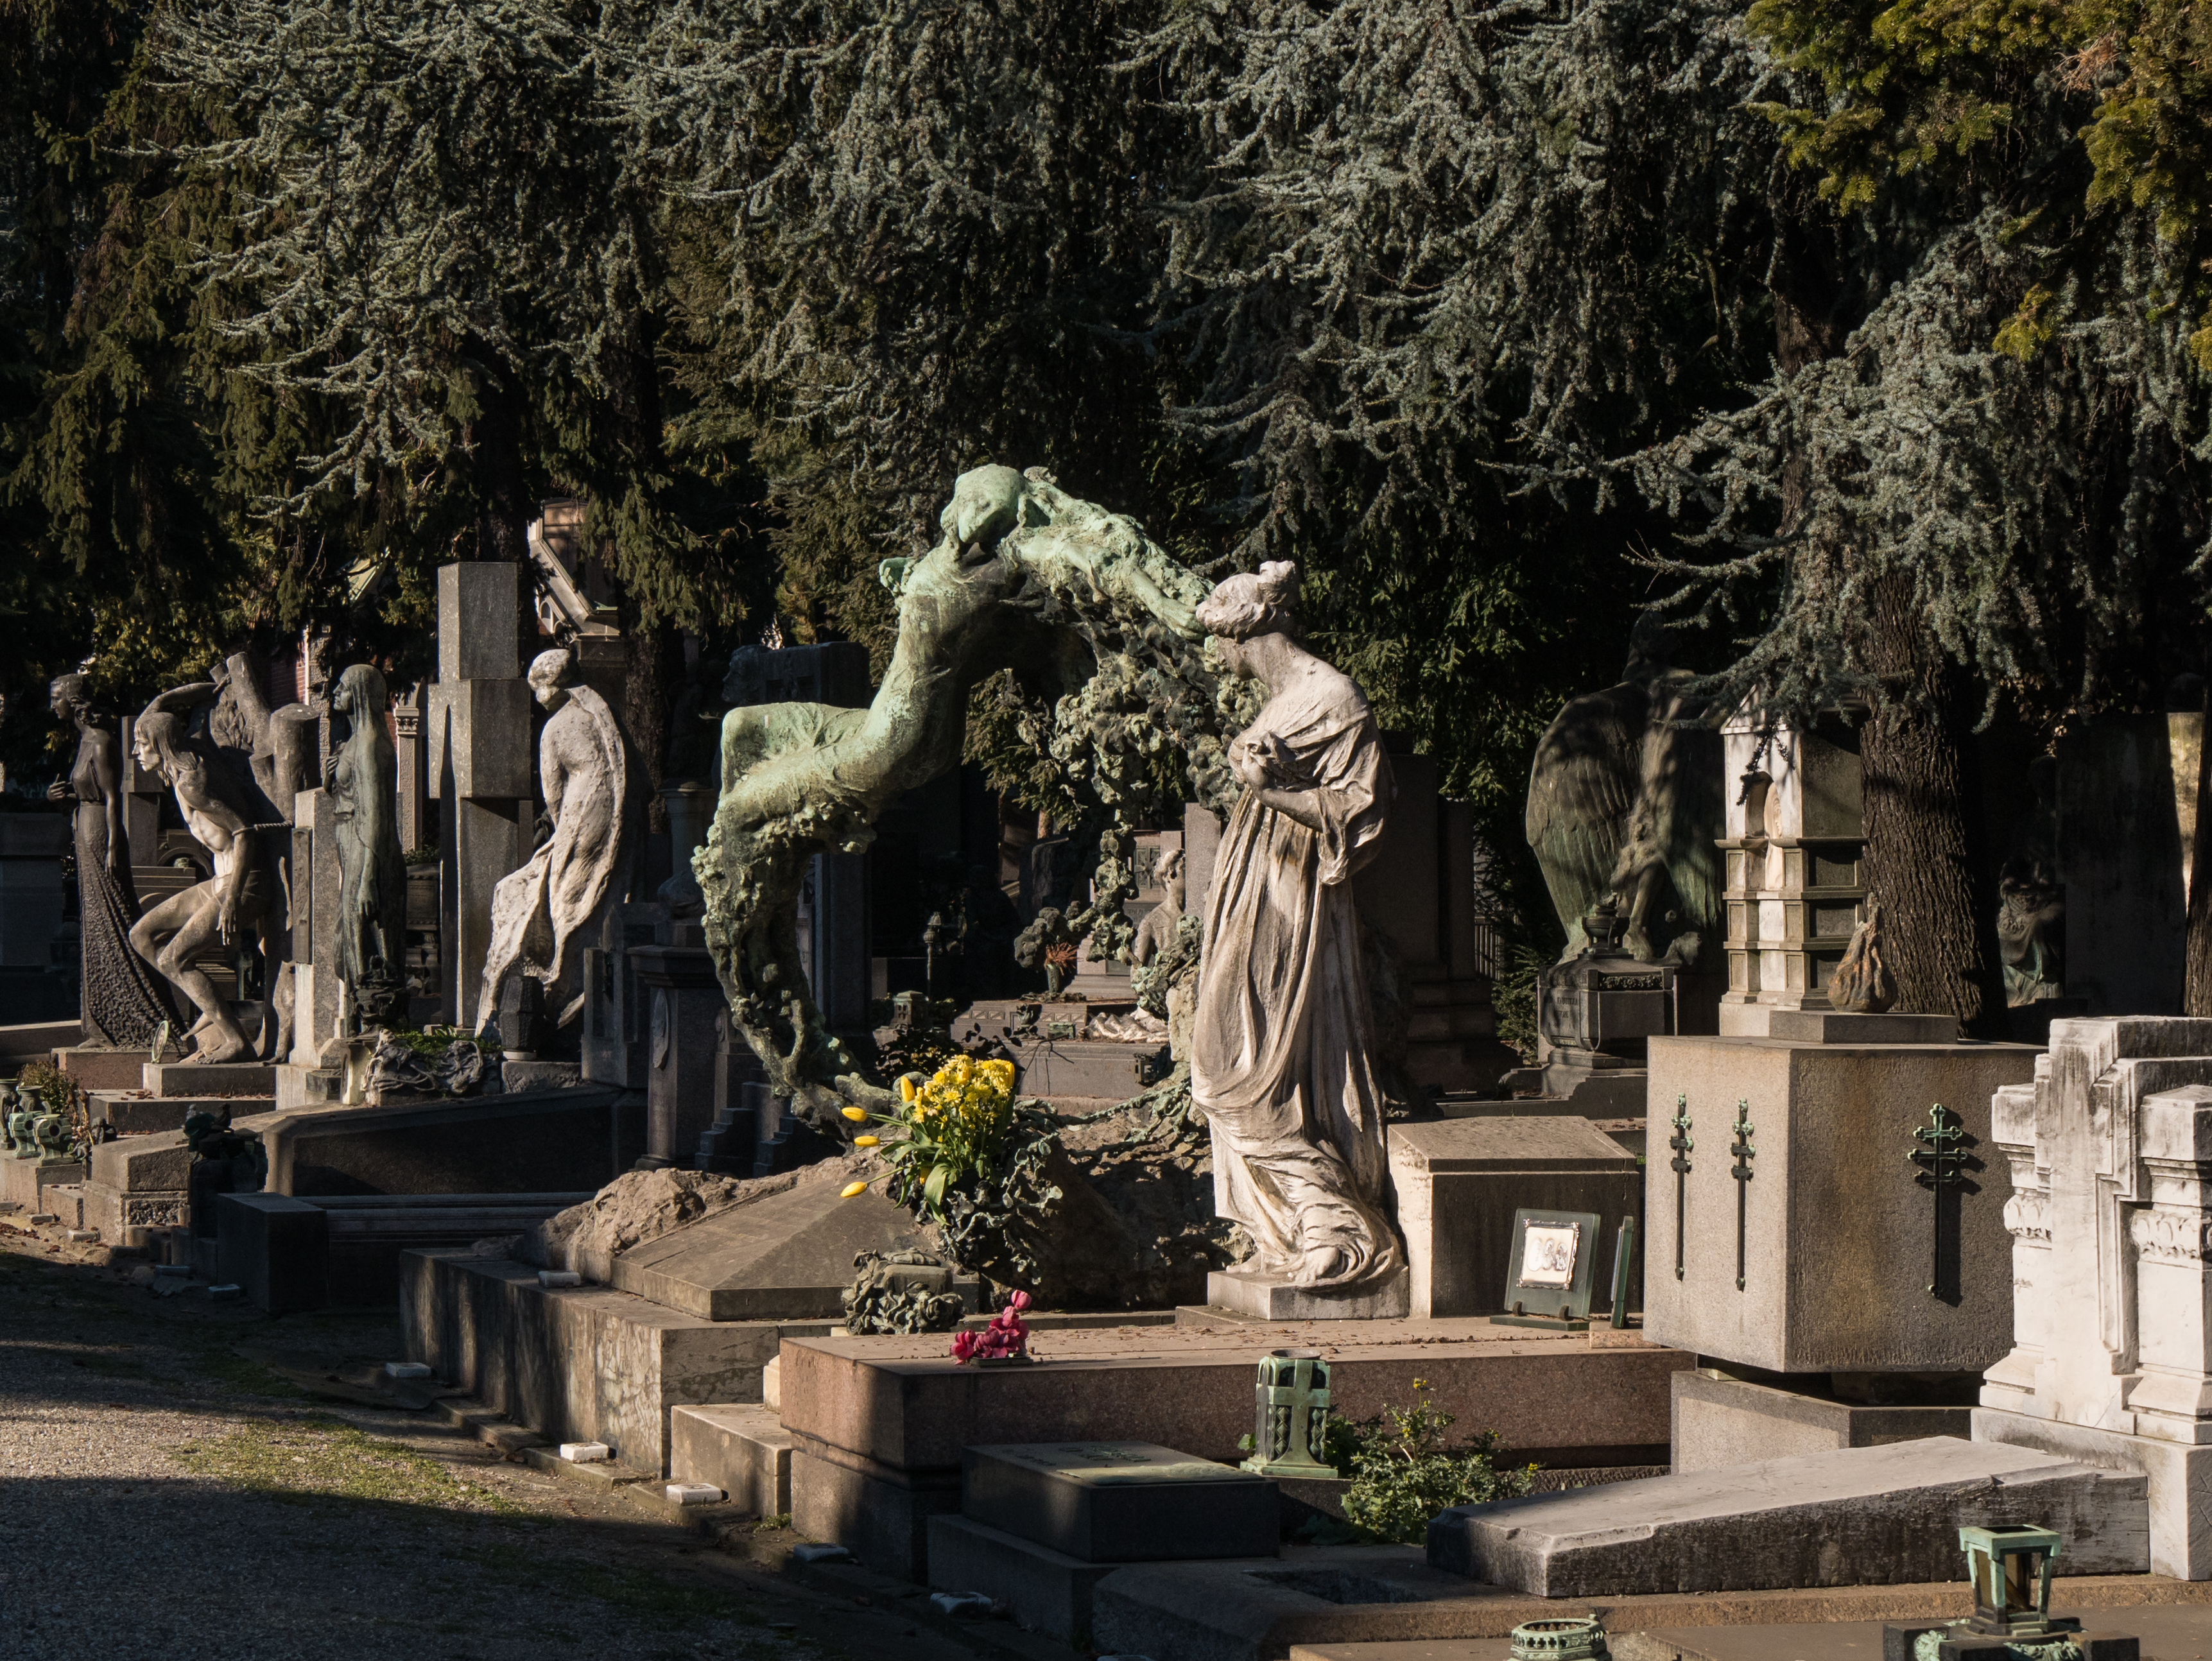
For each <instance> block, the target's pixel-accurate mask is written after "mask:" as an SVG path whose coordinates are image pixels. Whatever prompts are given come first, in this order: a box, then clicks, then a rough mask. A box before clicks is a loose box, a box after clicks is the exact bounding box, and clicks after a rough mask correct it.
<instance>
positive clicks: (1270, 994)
mask: <svg viewBox="0 0 2212 1661" xmlns="http://www.w3.org/2000/svg"><path fill="white" fill-rule="evenodd" d="M1296 591H1297V567H1294V566H1291V565H1288V564H1269V565H1265V566H1262V567H1261V569H1260V571H1259V573H1257V574H1256V575H1246V576H1237V577H1232V578H1231V579H1229V580H1228V581H1226V582H1225V583H1223V584H1222V585H1220V586H1219V587H1218V588H1216V589H1215V590H1214V591H1213V592H1212V594H1211V595H1210V596H1209V597H1207V598H1206V602H1205V603H1204V604H1202V605H1201V606H1200V608H1199V610H1198V621H1199V622H1200V625H1201V626H1202V627H1204V628H1205V629H1206V632H1207V633H1209V634H1211V635H1212V637H1213V640H1214V644H1215V650H1216V651H1217V652H1218V653H1219V655H1220V657H1221V658H1222V659H1223V660H1224V662H1225V664H1226V665H1227V666H1228V668H1229V670H1230V671H1231V673H1232V674H1234V675H1237V676H1242V677H1244V678H1247V679H1250V680H1255V681H1259V682H1264V683H1265V685H1266V686H1267V693H1268V696H1267V702H1266V704H1265V705H1263V706H1261V710H1260V713H1259V715H1258V717H1257V718H1256V719H1255V720H1254V721H1253V723H1252V724H1250V725H1249V726H1248V727H1247V728H1245V730H1243V731H1242V732H1240V733H1238V734H1237V736H1236V737H1234V738H1233V739H1232V740H1231V743H1230V745H1229V765H1230V767H1231V771H1233V772H1234V773H1235V774H1236V776H1237V780H1238V782H1239V783H1240V784H1241V785H1243V793H1242V795H1241V796H1240V797H1238V799H1237V806H1236V809H1235V810H1234V811H1233V812H1232V814H1231V816H1230V820H1229V824H1228V827H1227V828H1226V829H1225V831H1224V833H1223V834H1222V839H1221V845H1220V847H1219V849H1218V852H1216V854H1215V857H1214V867H1213V877H1212V888H1211V890H1210V892H1209V894H1208V895H1207V899H1206V946H1205V955H1204V957H1203V959H1202V966H1201V968H1200V979H1199V984H1198V997H1197V1010H1196V1022H1195V1025H1194V1029H1193V1033H1192V1039H1191V1095H1192V1099H1193V1100H1194V1101H1195V1102H1196V1103H1197V1105H1198V1106H1199V1107H1200V1108H1201V1109H1202V1110H1203V1111H1204V1112H1205V1113H1206V1118H1207V1120H1208V1122H1209V1124H1210V1125H1211V1126H1212V1137H1213V1181H1214V1204H1215V1208H1216V1209H1218V1211H1219V1212H1220V1213H1221V1215H1224V1216H1229V1217H1234V1218H1235V1219H1236V1220H1237V1222H1241V1223H1242V1224H1243V1225H1244V1227H1245V1228H1246V1229H1247V1230H1248V1231H1249V1233H1250V1234H1251V1236H1252V1239H1253V1240H1254V1243H1255V1246H1257V1248H1258V1250H1257V1252H1256V1256H1255V1261H1254V1262H1253V1263H1252V1264H1248V1265H1246V1266H1245V1268H1244V1269H1243V1270H1239V1271H1237V1272H1235V1273H1228V1274H1216V1275H1215V1276H1213V1277H1212V1282H1211V1286H1210V1300H1212V1301H1215V1302H1222V1303H1226V1304H1227V1305H1228V1306H1231V1307H1234V1308H1239V1309H1242V1310H1244V1311H1245V1312H1249V1313H1254V1314H1258V1315H1261V1316H1263V1317H1266V1318H1299V1317H1304V1318H1314V1317H1317V1316H1327V1315H1332V1314H1334V1315H1340V1316H1348V1315H1360V1316H1376V1315H1389V1314H1402V1313H1404V1312H1405V1310H1406V1307H1407V1303H1406V1277H1405V1274H1404V1264H1405V1258H1404V1253H1403V1252H1402V1251H1401V1248H1400V1246H1399V1243H1398V1240H1397V1236H1396V1235H1395V1233H1394V1232H1393V1231H1392V1229H1391V1227H1390V1223H1389V1218H1388V1215H1386V1212H1387V1207H1388V1186H1389V1169H1388V1164H1387V1161H1386V1156H1385V1153H1384V1149H1383V1089H1382V1088H1381V1085H1380V1083H1379V1082H1378V1081H1377V1078H1376V1066H1375V1055H1376V1032H1375V1018H1374V1015H1373V1012H1372V1009H1371V1007H1370V1003H1369V998H1368V990H1367V978H1366V974H1365V972H1364V967H1363V965H1362V961H1361V948H1360V924H1359V916H1358V911H1357V909H1356V908H1355V906H1354V905H1353V903H1352V887H1351V879H1352V876H1353V874H1354V873H1355V872H1357V871H1358V870H1359V868H1360V867H1361V866H1363V865H1364V864H1367V863H1368V862H1369V861H1370V859H1372V858H1374V856H1375V853H1376V847H1377V843H1378V840H1379V839H1380V837H1381V836H1382V834H1383V821H1384V816H1385V815H1387V814H1388V813H1389V808H1390V800H1391V797H1392V795H1393V790H1394V787H1393V785H1392V781H1391V776H1390V762H1389V756H1388V755H1386V754H1385V753H1384V750H1383V737H1382V733H1381V732H1380V730H1378V729H1377V727H1376V722H1375V716H1374V712H1372V711H1371V710H1370V708H1369V707H1368V705H1367V700H1366V699H1365V698H1364V697H1362V696H1361V695H1360V692H1359V688H1358V687H1356V686H1354V685H1353V684H1352V682H1351V680H1350V679H1349V678H1347V677H1346V676H1345V675H1344V674H1343V673H1341V672H1340V670H1336V669H1334V668H1332V667H1331V666H1330V665H1329V664H1326V663H1324V662H1322V660H1321V659H1320V658H1316V657H1315V656H1314V655H1313V654H1312V653H1311V652H1308V651H1306V650H1305V648H1304V646H1300V645H1299V644H1298V640H1297V621H1296V619H1295V617H1294V616H1293V615H1292V613H1291V596H1292V595H1293V594H1294V593H1295V592H1296Z"/></svg>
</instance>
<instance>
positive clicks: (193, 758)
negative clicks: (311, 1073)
mask: <svg viewBox="0 0 2212 1661" xmlns="http://www.w3.org/2000/svg"><path fill="white" fill-rule="evenodd" d="M217 691H218V688H217V687H216V684H215V683H214V682H210V681H203V682H196V683H194V684H193V685H191V686H187V687H179V688H176V689H175V690H174V691H171V692H165V693H163V694H161V696H160V697H158V698H156V699H155V700H154V701H153V702H152V703H150V704H149V705H148V706H146V712H145V713H144V714H143V715H141V716H140V717H139V718H138V719H137V723H136V724H135V725H134V726H133V728H132V730H131V746H132V748H133V749H134V751H135V752H136V754H137V761H138V765H139V766H140V767H143V768H144V769H145V770H146V771H147V772H149V773H152V774H153V775H154V776H155V777H156V778H158V779H161V782H162V783H163V784H165V785H168V786H169V787H170V789H171V790H172V791H173V792H174V793H175V796H176V799H177V810H178V812H179V814H180V815H183V818H184V821H185V828H186V829H188V830H190V831H191V834H193V835H194V836H196V837H197V838H198V839H199V841H200V846H203V847H204V848H205V849H207V851H208V852H209V854H210V856H211V857H212V858H213V859H214V861H215V875H214V876H211V877H210V878H209V879H208V880H207V881H206V882H202V883H199V884H197V886H196V887H193V888H187V889H185V892H184V893H182V894H173V895H171V896H170V897H169V898H168V899H167V900H163V901H162V902H161V904H160V905H158V906H155V907H154V909H153V910H151V911H149V912H147V913H146V915H145V916H143V917H142V918H139V919H138V921H137V924H134V925H133V926H132V928H131V949H132V950H134V951H136V952H137V954H138V955H140V956H141V957H143V958H145V959H146V960H147V961H149V962H151V963H152V964H153V965H154V966H155V967H156V968H158V969H159V970H161V973H163V974H165V975H167V977H168V979H169V982H170V984H171V985H173V986H175V987H176V988H177V990H178V991H181V992H183V993H184V994H185V997H188V998H190V999H191V1002H192V1003H193V1005H194V1006H195V1007H196V1008H197V1009H198V1010H199V1019H198V1020H197V1021H194V1022H193V1023H192V1026H191V1031H190V1032H189V1033H187V1034H185V1036H186V1037H187V1038H190V1039H195V1040H197V1043H198V1048H197V1051H196V1052H194V1053H193V1054H191V1055H190V1056H188V1057H186V1058H185V1059H186V1060H187V1061H195V1062H215V1061H232V1060H235V1059H237V1058H239V1057H240V1056H242V1055H244V1054H245V1053H246V1035H245V1034H244V1033H243V1032H242V1031H241V1030H240V1028H239V1024H238V1020H237V1017H236V1016H235V1015H233V1014H232V1012H231V1010H230V1009H229V1007H228V1005H227V1004H226V1003H224V1002H223V1001H222V998H221V997H218V996H217V995H216V990H215V983H214V982H212V981H211V980H210V979H208V977H207V974H206V972H205V971H204V970H203V969H201V968H200V967H198V966H197V962H196V961H195V960H196V959H197V957H198V955H199V954H200V953H201V952H202V951H203V950H204V949H205V948H206V947H207V946H208V944H209V943H210V942H216V941H219V942H221V943H222V946H223V947H225V948H226V949H235V948H236V947H238V946H240V945H242V944H244V943H246V941H248V940H250V939H252V938H253V937H255V936H256V935H258V934H259V933H261V932H262V931H263V929H264V924H267V922H268V920H269V918H270V911H271V908H272V907H273V906H276V904H278V903H279V902H278V899H277V891H276V875H275V873H274V872H273V871H272V870H270V865H269V861H268V858H267V856H266V853H265V852H264V848H263V846H262V843H261V840H260V837H259V833H258V826H259V823H260V821H258V819H257V817H256V815H255V809H254V805H253V803H252V798H251V797H250V796H249V795H248V791H247V788H246V785H243V784H241V783H240V780H239V779H237V778H236V777H235V776H234V774H233V773H232V772H231V770H230V768H229V767H227V766H226V765H225V764H224V763H223V762H222V760H220V759H219V758H218V757H217V756H216V755H214V753H213V751H212V749H211V747H210V746H209V745H208V744H206V743H204V742H202V741H201V740H199V739H197V738H196V737H193V736H192V735H191V734H190V733H188V731H187V730H186V728H185V718H184V717H183V715H181V714H180V713H179V711H181V710H189V709H191V708H194V707H196V706H198V705H200V704H202V703H204V702H205V701H207V700H208V699H210V697H211V696H213V695H214V694H216V692H217Z"/></svg>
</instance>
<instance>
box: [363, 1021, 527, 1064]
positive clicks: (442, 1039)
mask: <svg viewBox="0 0 2212 1661" xmlns="http://www.w3.org/2000/svg"><path fill="white" fill-rule="evenodd" d="M386 1031H387V1032H388V1033H389V1034H390V1035H391V1036H392V1037H393V1038H395V1039H397V1040H398V1041H399V1042H400V1043H402V1044H404V1045H405V1046H407V1047H408V1048H409V1049H410V1050H412V1051H414V1052H415V1053H416V1055H418V1056H422V1057H425V1058H428V1059H432V1060H435V1059H436V1058H438V1057H440V1056H442V1055H443V1054H445V1053H446V1052H447V1050H449V1049H451V1048H453V1046H454V1045H455V1044H460V1043H466V1044H473V1045H475V1046H477V1049H479V1050H481V1051H483V1052H484V1054H486V1055H488V1056H489V1055H495V1054H497V1053H498V1052H499V1040H497V1039H496V1038H481V1037H478V1036H477V1034H474V1033H471V1032H470V1031H469V1030H467V1029H466V1028H462V1027H425V1028H422V1031H420V1032H416V1031H415V1030H414V1029H413V1028H407V1027H393V1028H386Z"/></svg>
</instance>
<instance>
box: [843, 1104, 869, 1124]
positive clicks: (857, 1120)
mask: <svg viewBox="0 0 2212 1661" xmlns="http://www.w3.org/2000/svg"><path fill="white" fill-rule="evenodd" d="M844 1112H845V1117H846V1118H849V1119H851V1120H852V1121H853V1123H854V1124H855V1125H866V1123H867V1122H868V1110H867V1109H866V1108H865V1107H848V1108H846V1109H845V1110H844Z"/></svg>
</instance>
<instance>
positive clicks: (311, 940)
mask: <svg viewBox="0 0 2212 1661" xmlns="http://www.w3.org/2000/svg"><path fill="white" fill-rule="evenodd" d="M293 802H294V807H293V810H292V914H291V922H292V963H291V970H292V1053H291V1054H290V1055H289V1056H282V1057H279V1058H278V1059H279V1060H282V1061H289V1062H290V1063H291V1064H293V1065H294V1066H295V1067H308V1068H313V1067H319V1066H320V1065H321V1064H322V1053H323V1046H324V1045H325V1044H326V1043H328V1042H329V1041H330V1040H331V1038H332V1037H333V1036H334V1035H335V1034H337V1023H338V972H337V942H336V940H335V939H334V938H333V931H335V930H336V929H337V914H338V849H337V822H338V821H337V806H336V804H335V803H333V802H332V801H331V795H330V792H329V791H325V790H320V789H317V790H303V791H301V792H300V793H299V795H297V796H296V797H294V798H293Z"/></svg>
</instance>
